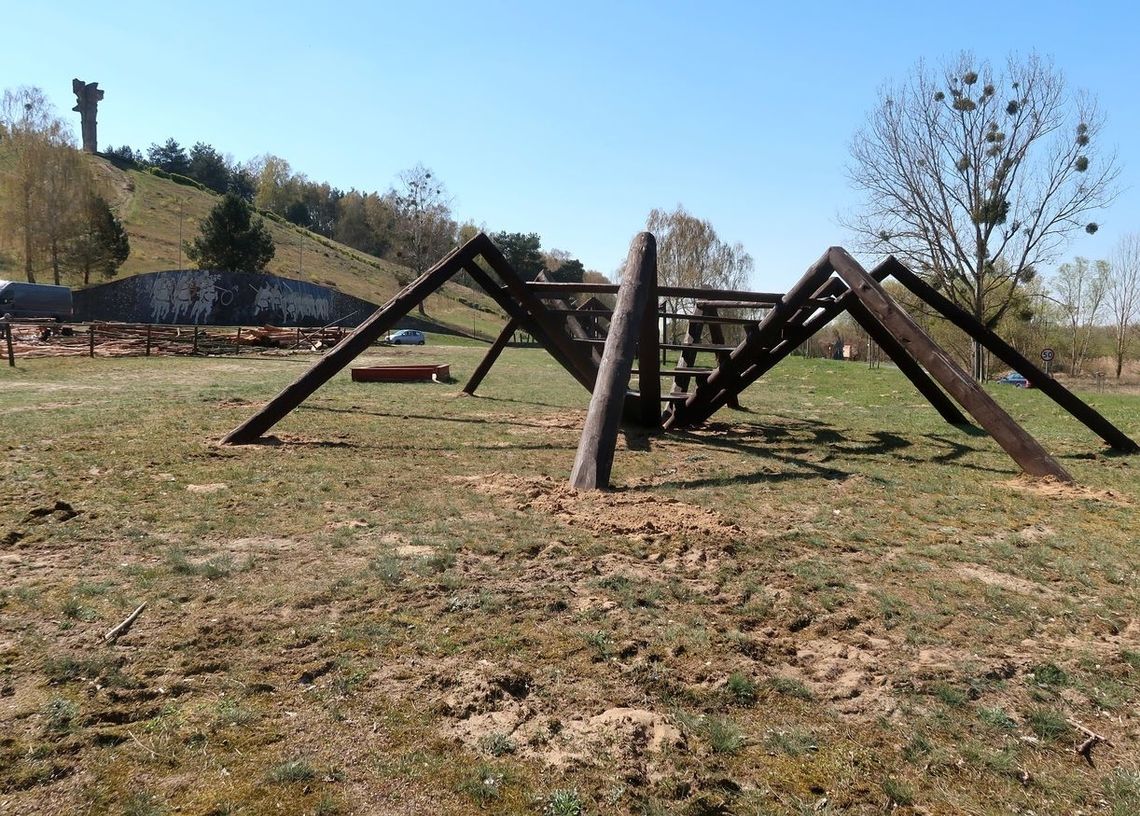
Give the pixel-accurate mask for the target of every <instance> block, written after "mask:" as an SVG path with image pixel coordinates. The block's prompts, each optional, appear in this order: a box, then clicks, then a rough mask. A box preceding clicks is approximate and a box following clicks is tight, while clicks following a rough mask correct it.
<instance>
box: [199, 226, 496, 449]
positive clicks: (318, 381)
mask: <svg viewBox="0 0 1140 816" xmlns="http://www.w3.org/2000/svg"><path fill="white" fill-rule="evenodd" d="M484 237H486V236H484ZM474 242H475V239H472V240H471V241H468V242H467V243H466V244H464V245H463V246H461V247H459V248H458V249H455V250H453V251H452V252H450V253H448V254H447V255H446V256H445V257H444V258H442V259H441V260H440V261H439V262H438V263H436V264H435V266H433V267H431V268H430V269H428V270H427V271H426V272H424V273H423V274H422V275H420V276H419V277H418V278H416V279H415V280H414V281H412V282H411V283H409V284H408V285H407V286H405V287H404V288H403V289H401V290H400V291H399V292H397V293H396V295H395V296H394V297H392V299H391V300H389V301H388V302H387V303H386V304H384V305H383V306H381V307H380V308H379V309H377V310H376V311H375V312H374V313H373V314H372V316H371V317H369V318H368V319H367V320H365V321H364V322H363V323H361V324H360V325H359V326H357V327H356V329H355V330H354V331H353V332H352V333H351V334H349V335H348V336H346V337H345V338H344V339H343V340H342V341H341V342H340V343H338V344H337V346H336V347H335V348H333V349H332V350H330V351H329V353H328V354H326V355H324V356H323V357H321V359H319V360H317V362H315V363H314V364H313V365H312V367H311V368H309V370H308V371H306V372H305V373H304V374H302V375H301V376H300V377H298V378H297V379H296V380H294V381H293V382H292V383H290V384H289V385H287V386H286V387H285V388H284V390H282V391H281V393H279V394H278V395H277V396H275V397H274V398H273V399H271V400H270V401H269V402H268V403H266V405H265V407H263V408H262V409H261V410H260V411H258V412H257V413H256V414H254V415H253V416H251V417H250V418H249V419H247V420H246V421H245V422H243V423H242V424H241V425H239V426H238V427H237V428H234V429H233V430H232V431H230V432H229V433H228V434H227V435H226V436H225V437H224V438H223V439H222V442H223V443H224V444H227V445H243V444H249V443H251V442H254V441H255V440H257V439H259V438H260V437H261V435H262V434H264V433H265V432H266V431H268V430H269V429H270V428H272V427H273V426H274V425H276V424H277V423H278V422H280V421H281V420H282V419H283V418H284V417H285V416H286V415H287V414H288V413H289V412H290V411H292V410H293V409H294V408H296V407H297V406H298V405H300V404H301V403H302V402H304V401H305V400H306V399H307V398H308V397H309V396H310V395H311V394H312V393H313V392H314V391H316V390H317V389H318V388H320V387H321V386H322V385H324V384H325V383H326V382H328V381H329V380H330V379H331V378H332V377H333V376H334V375H335V374H336V373H337V372H338V371H340V370H341V369H343V368H344V367H345V366H347V365H348V364H349V363H351V362H352V361H353V360H354V359H356V357H357V356H358V355H359V354H360V353H361V352H363V351H364V350H365V349H367V348H368V347H369V346H371V345H372V344H373V343H374V342H376V340H378V339H379V338H380V337H381V336H382V335H383V334H384V332H385V331H387V330H388V329H390V328H391V327H392V326H394V325H396V321H398V320H399V319H400V318H401V317H403V316H404V315H406V314H407V313H408V312H409V311H411V310H412V309H413V308H415V306H416V304H417V303H420V302H421V301H423V299H424V298H426V297H427V296H428V295H429V294H431V293H432V292H434V291H435V290H436V289H438V288H439V287H440V286H442V285H443V284H444V282H446V281H447V280H448V279H450V278H451V277H452V276H453V275H454V274H455V273H456V272H458V271H459V270H460V269H461V268H462V267H463V264H464V263H465V262H466V261H467V260H469V259H470V258H471V256H472V253H473V244H474Z"/></svg>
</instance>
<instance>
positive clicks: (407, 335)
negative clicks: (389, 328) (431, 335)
mask: <svg viewBox="0 0 1140 816" xmlns="http://www.w3.org/2000/svg"><path fill="white" fill-rule="evenodd" d="M425 340H426V338H425V337H424V333H423V332H422V331H419V330H418V329H400V330H399V331H398V332H396V333H395V334H393V335H392V336H391V337H389V338H388V342H389V343H391V344H392V345H393V346H422V345H423V344H424V342H425Z"/></svg>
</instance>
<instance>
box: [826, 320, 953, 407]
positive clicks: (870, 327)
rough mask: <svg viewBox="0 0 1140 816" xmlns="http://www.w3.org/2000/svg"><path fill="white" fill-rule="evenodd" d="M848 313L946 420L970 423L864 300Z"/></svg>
mask: <svg viewBox="0 0 1140 816" xmlns="http://www.w3.org/2000/svg"><path fill="white" fill-rule="evenodd" d="M847 311H848V312H850V314H851V316H852V317H853V318H855V322H856V323H858V324H859V325H860V326H862V327H863V331H865V332H867V334H868V335H870V337H871V339H872V340H874V341H875V342H876V343H878V344H879V348H881V349H882V350H883V351H885V352H886V354H887V356H888V357H890V358H891V360H892V361H893V362H894V364H895V365H896V366H898V369H899V371H901V372H902V373H903V376H905V377H906V378H907V379H908V380H910V381H911V384H913V385H914V387H915V388H917V389H918V391H919V393H920V394H922V396H924V397H926V399H927V400H929V401H930V404H931V405H933V406H934V409H935V410H936V411H938V413H939V414H940V415H941V416H942V418H943V419H944V420H946V421H947V422H949V423H950V424H951V425H968V424H970V421H969V420H968V419H966V417H964V416H963V415H962V412H961V411H959V410H958V406H957V405H955V404H954V402H953V401H952V400H951V399H950V398H949V397H947V396H946V394H945V392H944V391H943V390H942V389H941V388H939V387H938V385H937V383H935V382H934V381H933V380H932V379H930V377H929V375H927V373H926V372H925V371H923V370H922V366H920V365H919V364H918V363H917V362H915V360H914V358H913V357H911V356H910V352H908V351H907V350H906V349H905V348H903V346H902V344H901V343H900V342H899V341H898V340H896V339H895V337H894V335H893V334H891V333H890V332H889V331H887V330H886V328H885V327H884V326H883V324H882V323H880V322H879V321H878V320H876V319H875V317H874V315H872V314H871V313H870V312H869V311H867V307H866V306H864V305H863V303H862V302H861V301H859V300H856V301H855V302H854V303H852V304H851V305H850V306H848V307H847Z"/></svg>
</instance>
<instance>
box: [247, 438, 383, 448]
mask: <svg viewBox="0 0 1140 816" xmlns="http://www.w3.org/2000/svg"><path fill="white" fill-rule="evenodd" d="M243 444H245V445H261V446H262V447H266V448H284V447H290V448H360V447H363V446H362V445H359V444H357V443H356V442H343V441H332V440H328V439H282V438H281V437H279V436H272V435H271V436H262V437H259V438H257V439H254V440H252V441H250V442H245V443H243Z"/></svg>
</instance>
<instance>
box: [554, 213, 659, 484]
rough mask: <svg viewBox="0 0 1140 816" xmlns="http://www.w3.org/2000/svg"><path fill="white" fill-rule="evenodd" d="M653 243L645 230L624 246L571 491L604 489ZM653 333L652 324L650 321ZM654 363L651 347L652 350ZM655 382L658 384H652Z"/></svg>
mask: <svg viewBox="0 0 1140 816" xmlns="http://www.w3.org/2000/svg"><path fill="white" fill-rule="evenodd" d="M656 280H657V242H656V240H655V239H654V238H653V236H652V235H651V234H650V233H648V232H641V233H638V234H637V235H636V236H635V237H634V239H633V242H632V243H631V244H630V247H629V258H628V260H627V261H626V264H625V275H624V276H623V278H622V283H621V288H620V289H619V290H618V296H617V303H616V304H615V305H614V313H613V318H612V319H611V321H610V330H609V334H608V335H607V337H606V344H605V349H604V351H603V352H602V364H601V366H600V367H599V369H598V376H597V380H596V382H595V384H594V390H593V395H592V396H591V397H590V407H589V410H588V411H587V412H586V423H585V425H584V426H583V427H582V438H581V441H580V442H579V443H578V454H577V456H576V457H575V459H574V469H573V470H572V471H571V473H570V486H571V487H573V488H575V489H576V490H604V489H605V488H607V487H609V482H610V471H611V470H612V468H613V461H614V447H615V446H616V445H617V436H618V426H619V425H620V423H621V416H622V411H623V409H624V407H625V396H626V393H627V391H628V389H629V375H630V372H631V371H632V370H633V357H634V349H635V344H636V342H637V338H638V335H639V334H640V333H641V328H642V327H641V325H640V324H641V323H642V322H644V319H645V312H646V303H647V302H649V295H650V291H651V290H653V289H656V286H655V285H654V284H655V282H656ZM650 325H652V327H653V331H654V332H656V331H657V321H656V320H652V321H650ZM652 354H653V357H654V359H656V355H657V347H656V345H654V346H653V349H652ZM658 382H660V380H658Z"/></svg>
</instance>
